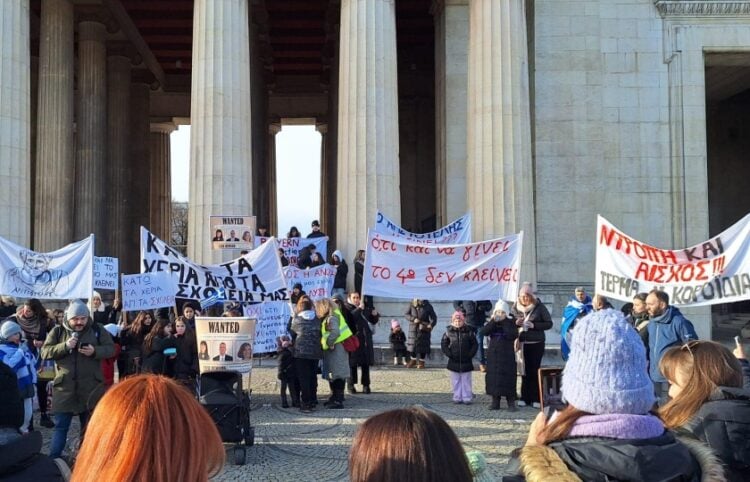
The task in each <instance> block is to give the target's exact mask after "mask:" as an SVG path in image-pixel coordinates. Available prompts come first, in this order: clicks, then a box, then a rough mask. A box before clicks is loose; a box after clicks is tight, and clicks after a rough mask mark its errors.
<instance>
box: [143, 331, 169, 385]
mask: <svg viewBox="0 0 750 482" xmlns="http://www.w3.org/2000/svg"><path fill="white" fill-rule="evenodd" d="M167 348H177V343H176V342H175V339H174V337H171V336H170V337H169V338H162V337H158V336H157V337H156V338H154V341H153V343H152V345H151V351H150V352H149V354H148V355H146V356H145V357H144V358H143V361H142V362H141V371H142V372H144V373H155V374H157V375H166V376H172V368H173V360H172V359H170V358H169V357H168V356H164V350H166V349H167ZM143 352H144V353H145V352H146V347H145V346H144V347H143Z"/></svg>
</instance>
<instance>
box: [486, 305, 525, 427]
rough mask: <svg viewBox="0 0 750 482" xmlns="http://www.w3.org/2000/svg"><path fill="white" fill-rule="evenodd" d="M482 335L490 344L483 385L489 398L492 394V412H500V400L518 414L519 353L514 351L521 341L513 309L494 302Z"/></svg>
mask: <svg viewBox="0 0 750 482" xmlns="http://www.w3.org/2000/svg"><path fill="white" fill-rule="evenodd" d="M479 334H480V335H483V336H484V337H485V340H487V341H488V342H489V344H488V346H487V349H486V350H485V353H486V354H487V373H486V374H485V379H484V386H485V389H486V391H487V394H488V395H492V405H490V410H500V397H505V399H506V400H507V401H508V410H509V411H511V412H514V411H516V353H515V350H514V348H513V345H514V342H515V341H516V339H517V338H518V327H517V326H516V323H515V320H514V319H513V318H512V317H511V316H510V307H509V306H508V303H506V302H505V301H503V300H500V301H498V302H497V303H495V309H494V310H493V311H492V317H491V318H490V321H488V322H487V323H486V324H485V325H484V326H483V327H482V328H480V329H479Z"/></svg>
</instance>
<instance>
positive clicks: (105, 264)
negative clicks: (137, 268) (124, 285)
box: [94, 256, 120, 291]
mask: <svg viewBox="0 0 750 482" xmlns="http://www.w3.org/2000/svg"><path fill="white" fill-rule="evenodd" d="M119 268H120V262H119V260H118V259H117V258H111V257H99V256H94V289H95V290H110V291H116V290H117V289H118V288H119V286H120V283H119V282H120V269H119Z"/></svg>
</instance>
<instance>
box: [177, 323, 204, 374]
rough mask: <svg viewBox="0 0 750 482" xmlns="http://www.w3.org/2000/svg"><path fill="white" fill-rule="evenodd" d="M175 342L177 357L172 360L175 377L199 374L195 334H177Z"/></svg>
mask: <svg viewBox="0 0 750 482" xmlns="http://www.w3.org/2000/svg"><path fill="white" fill-rule="evenodd" d="M174 344H175V347H176V348H177V358H175V359H174V361H173V362H172V366H173V374H174V377H175V378H179V379H185V378H195V376H196V375H197V374H198V346H197V344H196V342H195V335H194V334H192V333H185V334H184V335H182V336H175V337H174Z"/></svg>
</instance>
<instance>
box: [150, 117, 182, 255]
mask: <svg viewBox="0 0 750 482" xmlns="http://www.w3.org/2000/svg"><path fill="white" fill-rule="evenodd" d="M175 128H176V127H175V125H174V124H173V123H171V122H162V123H158V124H151V149H150V153H151V169H150V171H151V187H150V189H149V191H150V194H149V200H150V207H149V215H150V222H149V225H150V226H151V227H152V230H153V232H154V234H156V235H157V236H159V237H160V238H161V239H163V240H164V241H166V242H167V243H169V242H170V240H171V239H172V236H171V234H172V225H171V222H170V220H171V213H172V185H171V175H170V167H171V162H172V150H171V147H170V141H169V135H170V134H171V133H172V132H174V130H175Z"/></svg>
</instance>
